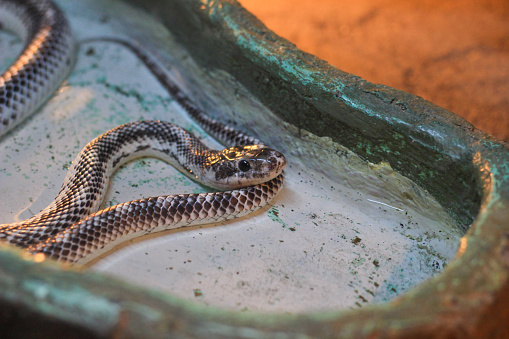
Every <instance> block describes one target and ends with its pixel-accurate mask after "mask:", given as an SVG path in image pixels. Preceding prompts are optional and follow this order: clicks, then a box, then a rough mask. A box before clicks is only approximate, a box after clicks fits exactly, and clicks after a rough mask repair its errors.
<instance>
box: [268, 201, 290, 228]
mask: <svg viewBox="0 0 509 339" xmlns="http://www.w3.org/2000/svg"><path fill="white" fill-rule="evenodd" d="M267 216H268V217H269V218H270V220H272V221H275V222H277V223H280V224H281V225H283V227H287V226H288V224H287V223H286V222H284V221H283V219H281V218H280V217H279V209H278V208H277V207H276V206H272V208H271V209H270V210H268V211H267Z"/></svg>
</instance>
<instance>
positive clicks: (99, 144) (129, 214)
mask: <svg viewBox="0 0 509 339" xmlns="http://www.w3.org/2000/svg"><path fill="white" fill-rule="evenodd" d="M253 148H254V150H255V151H254V152H253ZM232 150H234V151H232ZM146 156H152V157H156V158H159V159H162V160H164V161H166V162H168V163H171V164H173V165H174V166H176V167H177V168H179V169H180V170H181V171H182V172H183V173H185V174H187V175H188V176H190V177H192V178H194V179H196V180H197V181H200V182H204V183H206V184H207V185H209V186H212V187H215V188H221V189H223V188H228V187H230V188H239V187H241V186H248V185H254V186H250V187H248V188H245V189H242V190H234V191H230V192H225V193H223V192H219V193H210V194H209V195H207V194H204V195H203V196H202V195H185V196H186V197H187V198H186V199H187V200H185V199H184V200H183V198H182V197H183V196H170V197H162V198H164V199H163V201H161V198H160V197H156V198H150V199H144V200H139V201H132V202H128V203H125V204H120V205H116V206H113V207H110V208H108V209H107V210H105V211H107V212H106V214H102V213H103V212H100V213H98V214H97V215H92V216H89V215H90V214H92V213H95V212H96V211H97V209H98V208H99V206H100V204H101V202H102V200H103V197H104V196H105V194H106V191H107V188H108V182H109V179H110V177H111V176H112V174H113V173H114V172H115V170H116V169H117V168H118V167H120V166H122V165H123V164H124V163H126V162H128V161H131V160H133V159H135V158H139V157H146ZM240 162H247V164H248V165H247V166H248V169H247V170H246V168H245V167H243V166H246V165H245V163H244V165H243V166H242V165H240ZM285 166H286V160H285V158H284V156H283V155H282V154H281V153H279V152H278V151H275V150H272V149H270V148H267V147H264V146H262V147H259V146H235V147H232V148H227V149H225V150H222V151H216V150H211V149H208V148H207V147H206V146H205V145H203V144H202V143H201V142H200V141H199V140H198V139H197V138H196V137H194V136H193V135H192V134H190V133H189V132H187V131H186V130H184V129H183V128H181V127H179V126H176V125H173V124H171V123H168V122H162V121H139V122H134V123H129V124H125V125H122V126H119V127H117V128H115V129H113V130H111V131H108V132H106V133H104V134H103V135H101V136H99V137H98V138H96V139H94V140H92V141H91V142H90V143H89V144H87V145H86V146H85V147H84V148H83V150H82V151H81V152H80V153H79V154H78V156H77V157H76V159H75V160H74V161H73V163H72V166H71V168H70V169H69V171H68V173H67V176H66V178H65V180H64V184H63V185H62V188H61V190H60V193H59V194H58V195H57V197H56V198H55V200H54V201H53V202H52V203H51V204H50V205H49V206H48V207H46V208H45V209H44V210H42V211H41V212H39V213H38V214H36V215H34V216H33V217H32V218H29V219H27V220H24V221H21V222H18V223H12V224H4V225H0V239H3V240H4V241H8V242H10V243H12V244H15V245H18V246H20V247H29V249H30V251H33V252H44V253H46V252H45V251H43V247H41V246H49V245H52V242H53V241H55V239H56V238H55V235H58V234H59V233H60V232H63V231H65V230H66V229H69V228H70V230H72V232H64V233H63V235H62V236H64V237H63V238H62V237H61V236H58V239H59V242H62V241H63V239H64V240H66V241H69V244H71V243H72V242H70V240H68V239H71V238H72V237H71V235H73V236H78V237H82V236H83V233H82V232H83V231H82V229H83V228H84V229H86V230H90V229H93V230H94V232H96V231H97V227H98V226H97V225H100V226H99V227H105V226H106V225H107V221H111V222H112V224H116V225H117V224H119V223H120V224H122V225H124V226H123V228H122V231H120V230H119V231H118V232H116V231H115V232H113V231H112V230H111V228H110V227H106V228H104V231H106V230H108V232H110V233H111V232H113V233H112V234H113V235H110V236H108V237H107V238H106V239H112V238H113V239H116V238H117V237H119V236H120V235H126V234H128V233H129V232H139V231H140V230H143V231H145V232H148V231H150V232H153V231H157V230H164V229H168V228H176V227H181V226H187V225H193V224H204V223H210V222H216V221H219V220H227V219H231V218H235V217H238V216H241V215H244V214H247V213H248V212H250V211H254V210H256V209H257V208H259V207H261V206H263V205H264V204H265V203H267V202H268V201H270V200H271V199H272V198H273V197H274V196H275V194H276V193H277V191H278V189H279V187H280V186H281V183H282V179H283V177H282V176H280V175H281V173H282V171H283V169H284V167H285ZM241 168H242V169H241ZM218 174H219V175H218ZM271 180H272V181H271ZM265 181H269V182H268V183H263V182H265ZM203 199H205V200H203ZM210 199H212V200H210ZM168 201H171V203H168ZM154 202H155V203H156V205H153V203H154ZM218 202H220V203H219V205H218ZM209 204H210V208H209ZM156 206H157V208H158V209H163V212H160V214H158V215H154V214H153V212H154V210H153V209H154V208H156ZM170 207H171V208H170ZM167 208H170V210H167ZM190 208H192V209H193V210H192V211H190V210H189V209H190ZM182 209H184V210H182ZM175 211H176V212H178V214H175V215H173V213H174V212H175ZM193 211H197V212H198V213H194V212H193ZM184 212H185V213H184ZM200 212H201V213H200ZM205 212H206V213H205ZM87 216H89V217H88V218H86V217H87ZM105 217H106V219H105ZM152 217H157V220H152V219H151V218H152ZM218 217H221V218H220V219H218ZM84 218H86V219H85V220H86V222H85V223H84V224H81V223H79V221H80V220H82V219H84ZM77 223H79V224H77ZM129 223H133V225H129ZM147 225H152V226H153V227H152V228H147ZM76 232H77V233H76ZM122 232H125V233H122ZM99 234H100V232H99V233H98V235H99ZM103 238H104V237H103V236H99V238H98V239H97V240H94V239H93V237H88V238H87V241H90V242H91V243H89V244H88V245H86V246H85V248H97V247H98V246H99V245H97V244H100V243H101V242H100V240H101V239H103ZM80 239H81V238H80ZM41 243H43V244H45V245H43V244H41ZM37 244H41V245H38V246H35V245H37ZM64 245H65V246H70V245H67V244H64ZM62 246H63V245H62ZM67 250H68V248H65V251H64V250H62V251H60V252H51V253H50V254H51V257H52V258H55V259H58V258H60V259H61V260H64V261H72V260H74V259H75V258H81V257H80V255H82V254H83V255H84V253H85V254H88V253H89V252H86V251H82V250H80V251H79V254H80V255H78V252H70V251H67ZM64 253H65V255H64ZM57 254H59V255H61V257H58V256H57Z"/></svg>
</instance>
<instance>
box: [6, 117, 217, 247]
mask: <svg viewBox="0 0 509 339" xmlns="http://www.w3.org/2000/svg"><path fill="white" fill-rule="evenodd" d="M219 153H220V152H219V151H215V150H210V149H208V148H207V147H206V146H204V145H203V144H202V143H201V142H200V141H199V140H198V139H197V138H196V137H194V136H193V135H192V134H190V133H189V132H187V131H185V130H184V129H182V128H180V127H178V126H175V125H173V124H170V123H164V122H160V121H140V122H135V123H131V124H126V125H123V126H120V127H117V128H115V129H113V130H111V131H109V132H108V133H105V134H103V135H101V136H100V137H98V138H96V139H94V140H93V141H91V142H90V143H89V144H87V146H86V147H85V148H84V149H83V150H82V151H81V152H80V153H79V154H78V156H77V157H76V159H75V160H74V161H73V163H72V165H71V167H70V168H69V170H68V172H67V176H66V178H65V180H64V185H63V186H62V188H61V189H60V192H59V193H58V195H57V197H56V198H55V200H54V201H53V202H52V203H51V204H50V205H49V206H48V207H46V208H45V209H44V210H42V211H41V212H39V213H38V214H36V215H34V216H33V217H31V218H29V219H27V220H24V221H21V222H17V223H12V224H3V225H0V239H1V238H3V239H4V240H7V241H9V242H10V243H13V244H18V245H21V246H27V245H31V244H33V243H34V241H37V242H39V241H44V240H46V239H47V238H48V237H50V236H52V235H54V234H56V233H58V232H60V231H62V230H63V229H65V228H67V227H69V226H71V225H72V224H74V223H76V222H78V221H79V220H81V219H83V218H84V217H85V216H87V215H89V214H92V213H94V212H96V211H97V210H98V209H99V207H100V205H101V203H102V201H103V199H104V196H105V195H106V192H107V188H108V182H109V181H110V180H109V179H110V177H111V176H112V175H113V173H114V172H115V171H116V170H117V169H118V168H119V167H120V166H122V165H123V164H125V163H127V162H129V161H132V160H134V159H136V158H140V157H155V158H159V159H161V160H163V161H165V162H168V163H170V164H171V165H173V166H174V167H176V168H178V169H179V170H180V171H181V172H183V173H184V174H186V175H188V176H189V177H192V178H194V179H197V180H198V181H200V180H201V177H202V176H203V175H204V174H205V173H206V171H207V169H206V168H205V167H206V166H205V165H206V164H207V163H208V162H210V161H211V160H210V159H214V158H215V157H217V156H218V154H219ZM204 164H205V165H204ZM76 202H79V203H78V204H77V203H76ZM71 203H72V204H71ZM71 205H73V206H74V207H72V208H71V207H69V206H71ZM36 239H37V240H36Z"/></svg>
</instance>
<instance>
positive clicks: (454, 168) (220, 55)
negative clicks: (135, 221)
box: [0, 0, 509, 337]
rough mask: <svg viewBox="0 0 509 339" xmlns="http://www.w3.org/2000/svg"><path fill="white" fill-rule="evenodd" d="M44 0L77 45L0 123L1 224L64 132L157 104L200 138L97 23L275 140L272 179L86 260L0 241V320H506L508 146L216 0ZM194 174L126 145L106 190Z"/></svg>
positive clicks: (61, 165) (200, 327)
mask: <svg viewBox="0 0 509 339" xmlns="http://www.w3.org/2000/svg"><path fill="white" fill-rule="evenodd" d="M61 6H62V7H63V9H64V11H65V12H66V13H67V14H68V15H69V17H70V20H71V24H72V26H73V29H74V30H75V33H76V36H77V38H78V40H79V41H81V45H80V52H79V55H78V61H77V64H76V67H75V70H74V71H73V73H72V75H71V76H70V77H69V80H68V83H67V85H66V86H64V87H63V89H62V90H61V91H60V92H59V93H58V94H56V95H55V97H54V98H53V99H51V100H50V102H49V103H48V104H47V105H46V106H45V107H44V108H43V109H42V110H41V112H39V113H37V114H36V115H34V117H33V118H31V119H29V120H28V121H27V122H25V123H23V124H22V125H21V126H20V127H19V128H17V129H16V130H14V131H13V132H12V133H10V134H9V135H7V136H6V137H5V138H3V139H2V140H1V141H0V142H1V143H2V152H3V153H2V159H6V160H5V161H4V163H5V168H4V169H3V176H4V179H3V180H2V182H1V187H0V189H1V190H2V195H3V196H4V197H5V196H8V195H9V194H10V192H13V191H15V190H16V191H18V190H19V191H20V193H19V194H16V196H13V197H12V198H9V199H5V201H3V206H2V209H1V210H0V214H1V215H2V222H9V221H13V220H16V219H24V218H26V217H28V216H30V215H31V214H32V213H34V212H37V210H38V209H41V208H43V207H45V206H46V205H47V204H48V203H49V202H50V201H51V199H52V198H53V196H54V195H55V194H56V193H57V191H58V188H59V186H60V184H61V180H62V178H63V176H64V175H65V171H66V168H67V167H68V165H69V162H70V161H71V160H72V158H73V157H74V156H75V155H76V153H77V152H78V151H79V149H80V148H81V147H82V146H83V145H84V144H86V142H88V141H89V140H91V139H92V138H93V137H95V136H97V135H99V134H101V133H102V132H104V131H106V130H108V129H109V128H112V127H115V126H117V125H119V124H121V123H125V122H128V121H133V120H139V119H149V118H150V119H163V120H169V121H172V122H175V123H178V124H180V125H182V126H183V127H186V128H187V129H190V130H192V131H193V132H195V133H196V134H198V135H200V137H202V138H203V139H204V140H205V141H206V142H207V143H209V144H211V145H215V146H217V144H216V143H215V142H214V141H212V140H210V138H209V137H208V136H207V135H206V134H205V133H204V132H203V131H202V130H201V129H200V128H199V127H197V126H196V125H195V124H194V123H193V122H192V121H191V120H190V119H189V118H187V117H186V116H185V113H184V112H183V111H182V110H181V109H180V108H179V107H178V105H176V104H175V103H174V102H173V101H172V99H171V98H170V97H169V96H168V95H167V93H165V91H164V89H163V88H162V87H161V86H159V84H158V83H157V81H155V79H154V78H153V76H152V75H151V74H150V72H149V71H148V70H147V69H146V68H144V66H143V64H142V63H141V62H140V61H139V60H137V58H136V56H135V55H133V54H131V53H130V52H129V51H128V50H126V49H125V48H123V47H122V46H121V45H118V44H115V43H111V42H107V41H100V40H98V39H96V38H98V37H115V38H121V39H129V40H130V41H133V42H135V43H137V44H139V45H141V46H143V48H145V49H146V50H147V51H150V53H151V54H153V55H154V57H156V58H157V59H158V61H159V63H160V64H161V65H162V66H163V67H165V68H166V69H167V71H168V76H170V77H172V78H173V79H174V80H175V81H177V82H179V84H180V85H181V86H182V87H183V88H185V90H186V92H187V93H188V94H189V95H190V96H191V97H192V98H193V99H194V100H196V101H197V102H198V103H199V105H200V106H201V107H202V108H204V109H206V110H207V111H208V112H210V114H211V115H213V116H214V117H217V118H218V119H222V120H224V121H230V122H232V123H234V124H235V125H236V126H237V127H239V128H240V129H242V130H245V131H246V132H249V133H251V134H254V135H257V136H259V137H260V138H261V139H262V140H264V141H265V142H266V143H267V144H269V145H270V146H272V147H274V148H277V149H279V150H281V151H283V152H284V153H285V154H287V156H288V160H289V168H288V170H287V181H286V183H285V187H284V189H283V191H282V192H281V193H280V194H279V195H278V197H277V198H276V199H275V200H274V201H273V202H272V203H271V205H270V206H268V207H266V208H264V209H263V210H261V211H260V212H257V213H256V214H255V215H252V216H249V217H248V218H244V219H243V220H238V221H237V220H236V221H233V222H228V223H223V224H220V225H212V226H207V227H201V228H193V229H185V230H177V231H176V232H169V233H166V234H163V235H159V234H158V235H155V236H151V237H149V238H148V239H147V238H145V239H142V241H136V242H135V243H134V244H128V246H125V247H123V248H121V249H118V250H117V251H115V252H114V253H111V254H110V255H109V256H107V257H105V258H101V260H97V261H96V262H94V263H93V264H92V265H91V266H90V267H88V268H87V270H86V271H83V272H78V270H76V269H75V268H71V269H69V268H66V267H63V268H62V267H61V266H58V265H55V264H52V263H49V262H42V263H41V262H37V261H38V258H33V257H31V256H29V255H26V254H23V253H20V252H19V251H17V250H15V249H12V248H10V247H7V246H2V248H3V250H2V252H1V253H0V271H1V273H2V274H1V275H0V286H2V289H1V292H0V298H1V300H2V303H1V306H0V309H2V311H4V312H5V314H10V316H9V317H4V318H3V319H2V325H3V326H6V327H7V326H8V327H9V328H10V329H11V330H12V331H17V333H19V334H34V333H35V334H37V335H40V336H44V335H47V334H55V333H66V334H70V335H73V336H78V335H93V336H114V335H121V336H128V335H129V336H134V335H139V336H144V337H149V336H162V335H164V334H167V335H174V336H177V335H179V336H191V337H193V336H194V337H203V336H207V337H271V336H274V337H275V336H297V335H300V336H310V337H316V336H323V337H330V336H338V337H340V336H345V337H351V336H359V337H363V336H387V335H391V336H394V337H407V336H410V335H417V334H418V335H438V334H440V335H443V336H452V335H470V336H474V335H501V334H504V333H506V332H504V331H507V330H506V329H505V327H504V326H501V324H504V323H506V322H507V320H508V318H509V317H508V311H507V310H506V308H505V307H504V306H505V305H507V302H508V300H507V299H508V298H509V297H508V293H507V292H509V291H508V287H507V286H508V285H507V278H508V276H507V268H508V267H507V266H508V265H509V261H508V260H509V258H508V254H507V251H508V249H509V247H508V246H509V245H508V241H509V222H508V216H509V209H508V207H509V186H508V185H507V183H508V181H509V151H508V148H507V145H505V144H503V143H501V142H499V141H497V140H495V139H493V138H492V137H490V136H489V135H486V134H485V133H483V132H481V131H478V130H476V129H475V128H473V127H472V126H471V125H469V124H468V123H467V122H465V121H464V120H463V119H461V118H459V117H457V116H456V115H454V114H453V113H450V112H448V111H446V110H444V109H441V108H440V107H437V106H435V105H433V104H432V103H429V102H427V101H425V100H423V99H421V98H419V97H416V96H413V95H410V94H408V93H405V92H401V91H397V90H394V89H392V88H389V87H385V86H381V85H374V84H370V83H368V82H366V81H364V80H362V79H360V78H358V77H356V76H353V75H350V74H347V73H344V72H341V71H340V70H338V69H335V68H333V67H331V66H329V65H328V64H327V63H325V62H323V61H321V60H318V59H316V58H315V57H313V56H311V55H308V54H305V53H303V52H302V51H299V50H298V49H296V48H295V46H293V45H292V44H291V43H289V42H288V41H286V40H283V39H281V38H279V37H277V36H276V35H275V34H274V33H272V32H270V31H268V30H267V29H266V28H265V27H264V26H263V24H261V23H260V22H259V21H257V20H256V19H255V18H254V17H253V16H251V15H250V14H249V13H248V12H246V11H245V10H244V9H242V8H241V7H240V6H239V5H238V3H236V2H233V1H212V2H204V1H189V0H186V1H184V0H182V1H177V0H176V1H171V2H169V1H130V2H129V3H128V4H126V3H123V2H116V1H110V2H108V3H107V4H104V3H103V2H101V1H92V0H91V1H66V2H63V1H62V2H61ZM11 39H12V40H11ZM0 43H3V44H6V46H10V45H12V46H19V48H21V45H20V43H19V41H18V42H17V40H16V38H14V37H5V38H3V40H0ZM1 50H3V51H5V50H7V49H6V48H2V49H1ZM2 53H3V52H2ZM9 53H12V54H9ZM6 54H7V56H6V57H5V56H3V57H2V59H4V58H6V59H7V60H8V59H9V58H13V57H15V56H16V51H15V48H14V51H11V52H7V53H6ZM64 140H65V142H64ZM48 154H49V155H50V156H48ZM203 189H204V188H202V187H200V186H199V185H197V184H194V183H191V182H189V181H187V179H184V177H183V176H180V175H179V174H178V173H177V172H176V171H173V170H172V169H168V168H167V166H166V165H165V164H162V163H160V162H157V161H153V160H142V161H139V162H136V163H134V164H131V165H129V166H126V167H125V168H123V169H122V170H121V171H120V172H119V173H118V174H117V176H116V179H115V182H114V183H113V186H112V187H111V189H110V193H109V195H108V197H107V201H106V202H105V205H106V206H107V205H110V204H114V203H117V202H121V201H126V200H132V199H135V198H139V197H141V196H147V195H159V194H168V193H179V192H183V191H186V192H201V191H203ZM168 190H170V192H168ZM92 271H95V272H92ZM97 272H101V273H97ZM111 275H115V276H117V277H116V278H112V277H111ZM149 288H152V289H149ZM267 313H270V314H267ZM27 323H30V324H33V326H27V325H26V324H27ZM42 324H44V330H41V327H39V326H38V325H41V326H42ZM32 331H34V332H32ZM506 334H507V333H506Z"/></svg>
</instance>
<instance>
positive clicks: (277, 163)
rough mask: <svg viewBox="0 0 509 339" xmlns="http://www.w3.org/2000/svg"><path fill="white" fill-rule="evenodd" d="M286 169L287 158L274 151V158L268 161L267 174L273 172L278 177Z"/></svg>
mask: <svg viewBox="0 0 509 339" xmlns="http://www.w3.org/2000/svg"><path fill="white" fill-rule="evenodd" d="M285 167H286V158H285V156H284V155H283V154H282V153H280V152H278V151H273V154H272V156H271V157H269V158H268V159H267V163H266V165H265V170H266V171H267V173H269V172H272V173H276V175H279V174H280V173H281V172H282V171H283V170H284V169H285Z"/></svg>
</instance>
